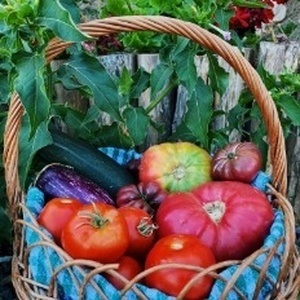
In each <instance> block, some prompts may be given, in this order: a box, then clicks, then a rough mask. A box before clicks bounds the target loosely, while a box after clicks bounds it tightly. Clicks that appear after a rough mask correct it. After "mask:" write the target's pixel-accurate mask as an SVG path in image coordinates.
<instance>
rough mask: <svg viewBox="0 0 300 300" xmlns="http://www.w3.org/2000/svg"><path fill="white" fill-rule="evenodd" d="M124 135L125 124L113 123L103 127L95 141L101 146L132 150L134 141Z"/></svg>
mask: <svg viewBox="0 0 300 300" xmlns="http://www.w3.org/2000/svg"><path fill="white" fill-rule="evenodd" d="M124 133H126V132H124V123H116V122H113V123H112V124H110V125H109V126H102V127H101V128H100V129H99V132H98V135H97V136H96V138H95V140H96V143H97V144H98V145H101V146H110V147H120V148H125V149H127V148H132V147H133V146H134V145H133V144H132V139H131V138H130V136H129V135H128V134H127V133H126V134H124Z"/></svg>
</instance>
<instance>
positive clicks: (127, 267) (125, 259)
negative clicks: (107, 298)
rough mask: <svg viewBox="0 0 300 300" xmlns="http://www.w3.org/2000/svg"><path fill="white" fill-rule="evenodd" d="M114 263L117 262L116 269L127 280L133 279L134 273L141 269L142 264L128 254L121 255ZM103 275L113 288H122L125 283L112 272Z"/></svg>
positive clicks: (139, 271)
mask: <svg viewBox="0 0 300 300" xmlns="http://www.w3.org/2000/svg"><path fill="white" fill-rule="evenodd" d="M116 263H118V264H119V267H118V269H117V270H116V271H117V272H118V273H119V274H120V275H122V276H123V277H124V278H126V279H128V280H131V279H133V278H134V277H135V276H136V275H138V274H139V273H141V272H142V271H143V267H142V265H141V264H140V263H139V262H138V261H137V260H136V259H134V258H132V257H130V256H122V257H121V258H120V259H119V260H118V261H117V262H116ZM105 277H106V279H107V280H108V281H109V282H110V283H111V284H112V285H113V286H114V287H115V288H117V289H119V290H121V289H122V288H124V286H125V283H126V282H125V281H124V280H122V279H120V278H118V277H117V276H114V275H112V274H107V275H106V276H105Z"/></svg>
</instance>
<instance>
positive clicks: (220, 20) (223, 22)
mask: <svg viewBox="0 0 300 300" xmlns="http://www.w3.org/2000/svg"><path fill="white" fill-rule="evenodd" d="M233 15H234V11H233V9H230V10H224V9H223V8H220V9H217V10H216V15H215V18H216V21H217V24H218V26H219V27H220V28H222V29H223V30H228V29H229V20H230V19H231V17H232V16H233Z"/></svg>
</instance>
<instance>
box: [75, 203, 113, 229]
mask: <svg viewBox="0 0 300 300" xmlns="http://www.w3.org/2000/svg"><path fill="white" fill-rule="evenodd" d="M94 207H95V206H94ZM78 215H79V216H82V217H83V218H86V219H87V221H88V222H89V223H90V224H91V225H92V226H93V227H94V228H98V229H99V228H102V227H103V226H105V225H106V224H108V223H109V219H108V218H104V217H103V216H102V215H101V213H100V212H99V211H98V210H97V207H95V211H93V212H87V211H79V212H78ZM82 225H84V223H82Z"/></svg>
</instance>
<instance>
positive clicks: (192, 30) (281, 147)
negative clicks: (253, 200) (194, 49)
mask: <svg viewBox="0 0 300 300" xmlns="http://www.w3.org/2000/svg"><path fill="white" fill-rule="evenodd" d="M79 28H80V29H81V30H82V31H83V32H84V33H86V34H88V35H90V36H92V37H100V36H103V35H107V34H111V33H120V32H130V31H154V32H160V33H168V34H175V35H180V36H183V37H186V38H188V39H190V40H192V41H194V42H196V43H197V44H199V45H201V46H203V47H204V48H206V49H208V50H210V51H212V52H213V53H215V54H217V55H219V56H221V57H222V58H223V59H224V60H225V61H226V62H227V63H228V64H229V65H230V66H231V67H232V68H233V69H235V71H236V72H237V73H238V74H239V75H240V76H241V77H242V78H243V80H244V82H245V84H246V85H247V87H248V88H249V90H250V91H251V93H252V95H253V96H254V98H255V100H256V102H257V104H258V106H259V108H260V111H261V113H262V116H263V119H264V122H265V126H266V129H267V137H268V143H269V156H270V162H271V166H272V177H273V178H272V180H273V186H274V187H275V188H276V189H277V191H278V192H280V193H281V194H282V195H285V194H286V189H287V159H286V152H285V139H284V135H283V130H282V127H281V123H280V119H279V116H278V112H277V109H276V106H275V104H274V101H273V99H272V98H271V96H270V94H269V92H268V90H267V89H266V87H265V85H264V84H263V82H262V80H261V78H260V76H259V75H258V73H257V71H256V70H255V69H254V68H253V67H252V66H251V64H250V63H249V62H248V61H247V59H245V58H244V56H243V55H242V54H241V52H240V51H239V50H237V49H236V48H235V47H233V46H231V45H230V44H229V43H227V42H225V41H224V40H222V39H221V38H219V37H218V36H216V35H215V34H213V33H211V32H209V31H208V30H205V29H203V28H201V27H199V26H198V25H196V24H193V23H190V22H186V21H182V20H178V19H174V18H169V17H162V16H125V17H111V18H106V19H102V20H95V21H91V22H87V23H82V24H80V25H79ZM71 44H72V43H71V42H64V41H61V40H59V39H56V38H55V39H53V40H52V41H51V42H50V44H49V45H48V48H47V50H46V60H47V62H48V63H50V62H51V61H52V60H53V59H54V58H55V57H56V56H57V55H59V54H60V53H62V52H63V51H64V50H65V49H66V48H68V47H69V46H70V45H71ZM22 114H23V106H22V103H21V101H20V99H19V97H18V95H16V94H14V95H13V96H12V99H11V102H10V107H9V111H8V119H7V122H6V128H5V133H4V154H3V156H4V168H5V179H6V185H7V196H8V200H9V203H10V205H12V206H14V204H17V203H18V202H19V201H20V199H21V193H22V192H21V188H20V183H19V177H18V140H19V139H18V135H19V129H20V124H21V117H22Z"/></svg>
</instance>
